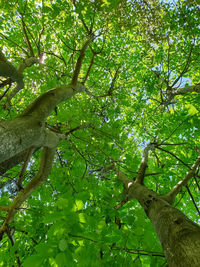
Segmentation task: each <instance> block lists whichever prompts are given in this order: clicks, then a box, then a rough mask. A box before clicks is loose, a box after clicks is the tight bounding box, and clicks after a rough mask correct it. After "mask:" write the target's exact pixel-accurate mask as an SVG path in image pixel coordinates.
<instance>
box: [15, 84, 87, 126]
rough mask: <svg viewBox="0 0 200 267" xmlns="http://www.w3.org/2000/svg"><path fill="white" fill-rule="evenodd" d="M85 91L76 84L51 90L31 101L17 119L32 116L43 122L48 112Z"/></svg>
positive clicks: (80, 85) (81, 86)
mask: <svg viewBox="0 0 200 267" xmlns="http://www.w3.org/2000/svg"><path fill="white" fill-rule="evenodd" d="M83 91H85V87H84V86H83V85H82V84H80V83H77V84H76V85H72V84H69V85H67V86H63V87H57V88H54V89H51V90H49V91H47V92H46V93H44V94H43V95H41V96H39V97H38V98H37V99H35V101H33V102H32V103H31V104H30V105H29V106H28V107H27V108H26V109H25V110H24V111H23V112H22V113H21V114H20V116H19V117H23V116H33V117H34V118H35V119H38V120H40V121H45V119H46V118H47V117H48V115H49V114H50V112H51V111H52V110H53V109H54V108H55V107H56V106H57V105H58V104H59V103H60V102H62V101H64V100H66V99H68V98H71V97H72V96H74V95H75V94H77V93H79V92H83Z"/></svg>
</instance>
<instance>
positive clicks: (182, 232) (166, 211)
mask: <svg viewBox="0 0 200 267" xmlns="http://www.w3.org/2000/svg"><path fill="white" fill-rule="evenodd" d="M130 198H135V199H137V200H138V201H139V203H140V204H141V206H142V207H143V208H144V210H145V212H146V214H147V216H148V217H149V219H150V221H151V223H152V224H153V226H154V228H155V231H156V233H157V236H158V238H159V240H160V243H161V245H162V248H163V251H164V254H165V257H166V259H167V262H168V265H169V267H190V266H191V267H199V266H200V227H199V226H198V225H197V224H195V223H193V222H192V221H191V220H189V219H188V218H187V217H186V216H185V215H184V214H183V213H182V212H181V211H179V210H177V209H176V208H174V207H173V206H172V205H170V204H169V203H168V202H167V201H166V200H165V196H160V195H158V194H156V193H155V192H153V191H152V190H149V189H147V188H146V187H145V186H143V185H141V184H139V183H133V184H132V185H131V186H130V188H129V199H130Z"/></svg>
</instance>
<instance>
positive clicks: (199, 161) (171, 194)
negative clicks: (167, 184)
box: [164, 155, 200, 203]
mask: <svg viewBox="0 0 200 267" xmlns="http://www.w3.org/2000/svg"><path fill="white" fill-rule="evenodd" d="M199 164H200V155H199V156H198V157H197V159H196V161H195V163H194V164H193V166H192V168H191V169H190V171H189V172H188V173H187V175H186V176H185V178H184V179H183V180H181V181H180V182H178V183H177V184H176V185H175V186H174V188H173V189H172V190H171V191H170V192H169V193H168V194H166V195H164V197H166V198H167V201H168V202H170V203H173V202H174V199H175V197H176V196H177V195H178V193H179V192H180V191H181V190H182V188H183V187H184V186H186V185H187V183H188V182H189V180H190V179H191V178H192V177H193V176H194V175H195V171H196V169H197V167H198V166H199Z"/></svg>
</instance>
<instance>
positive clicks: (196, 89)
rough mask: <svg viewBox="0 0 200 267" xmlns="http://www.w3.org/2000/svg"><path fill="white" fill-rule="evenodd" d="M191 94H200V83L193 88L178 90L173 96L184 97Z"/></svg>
mask: <svg viewBox="0 0 200 267" xmlns="http://www.w3.org/2000/svg"><path fill="white" fill-rule="evenodd" d="M191 92H196V93H200V83H198V84H195V85H191V86H186V87H183V88H178V89H176V90H174V91H173V92H172V94H173V95H174V96H176V95H184V94H187V93H191Z"/></svg>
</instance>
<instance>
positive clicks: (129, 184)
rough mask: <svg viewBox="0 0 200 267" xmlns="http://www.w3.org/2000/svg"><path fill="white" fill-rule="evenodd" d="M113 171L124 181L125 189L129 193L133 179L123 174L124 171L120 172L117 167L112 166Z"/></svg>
mask: <svg viewBox="0 0 200 267" xmlns="http://www.w3.org/2000/svg"><path fill="white" fill-rule="evenodd" d="M112 169H114V171H115V173H116V175H117V176H118V178H119V179H120V180H121V181H122V183H123V185H124V188H125V189H126V190H127V191H128V189H129V187H130V186H131V185H132V184H133V182H134V181H133V179H130V178H128V176H127V175H126V174H125V173H123V172H122V171H120V169H119V168H117V167H116V166H114V165H113V166H112Z"/></svg>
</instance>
